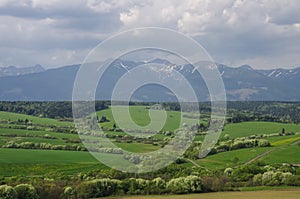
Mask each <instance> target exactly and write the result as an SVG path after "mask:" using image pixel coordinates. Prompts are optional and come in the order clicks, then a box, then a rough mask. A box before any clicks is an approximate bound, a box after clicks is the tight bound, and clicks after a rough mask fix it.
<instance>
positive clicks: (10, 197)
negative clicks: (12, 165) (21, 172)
mask: <svg viewBox="0 0 300 199" xmlns="http://www.w3.org/2000/svg"><path fill="white" fill-rule="evenodd" d="M0 198H3V199H17V198H18V194H17V192H16V190H15V189H14V188H13V187H11V186H8V185H1V186H0Z"/></svg>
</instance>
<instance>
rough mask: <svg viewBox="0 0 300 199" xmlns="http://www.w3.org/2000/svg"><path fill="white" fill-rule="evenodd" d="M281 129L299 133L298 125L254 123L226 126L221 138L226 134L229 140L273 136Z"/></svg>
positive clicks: (299, 125)
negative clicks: (263, 135)
mask: <svg viewBox="0 0 300 199" xmlns="http://www.w3.org/2000/svg"><path fill="white" fill-rule="evenodd" d="M282 128H284V129H285V131H286V132H295V133H296V132H300V124H283V123H277V122H256V121H255V122H241V123H233V124H228V125H226V126H225V127H224V131H223V133H222V136H224V135H225V134H228V135H229V136H230V138H236V137H247V136H250V135H261V134H274V133H280V132H281V131H282Z"/></svg>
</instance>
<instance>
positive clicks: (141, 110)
mask: <svg viewBox="0 0 300 199" xmlns="http://www.w3.org/2000/svg"><path fill="white" fill-rule="evenodd" d="M125 108H126V107H122V106H119V107H117V110H118V113H120V114H122V113H124V112H125V110H126V109H125ZM129 112H130V115H131V117H132V120H133V121H134V122H135V123H136V124H138V125H140V126H146V125H148V124H149V122H150V117H149V109H147V108H146V107H145V106H130V107H129ZM162 112H163V111H162V110H154V113H155V114H157V115H160V114H162ZM97 115H98V117H99V118H101V117H102V116H105V117H106V118H107V119H108V120H109V122H104V123H101V126H102V127H104V128H112V127H113V124H114V123H115V120H114V117H113V114H112V110H111V108H109V109H105V110H101V111H99V112H97ZM119 117H121V118H122V117H123V116H122V115H120V116H119ZM153 118H155V116H154V117H153ZM123 119H125V115H124V117H123ZM180 120H181V113H180V112H179V111H167V118H166V123H165V125H164V126H163V128H162V131H173V130H175V129H177V128H178V127H179V125H180ZM154 122H159V121H154ZM183 123H187V124H196V123H197V120H196V119H192V118H185V117H183Z"/></svg>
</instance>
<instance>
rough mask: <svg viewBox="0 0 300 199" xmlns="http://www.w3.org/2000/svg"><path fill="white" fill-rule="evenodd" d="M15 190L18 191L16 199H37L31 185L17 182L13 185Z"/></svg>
mask: <svg viewBox="0 0 300 199" xmlns="http://www.w3.org/2000/svg"><path fill="white" fill-rule="evenodd" d="M15 190H16V192H17V193H18V199H38V198H39V196H38V194H37V192H36V190H35V188H34V187H33V186H32V185H29V184H19V185H17V186H15Z"/></svg>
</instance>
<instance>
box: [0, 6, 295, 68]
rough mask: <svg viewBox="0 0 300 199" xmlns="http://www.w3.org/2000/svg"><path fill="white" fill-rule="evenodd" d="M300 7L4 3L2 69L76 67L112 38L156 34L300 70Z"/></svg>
mask: <svg viewBox="0 0 300 199" xmlns="http://www.w3.org/2000/svg"><path fill="white" fill-rule="evenodd" d="M299 7H300V1H298V0H287V1H281V0H261V1H245V0H224V1H218V0H186V1H181V0H165V1H159V0H130V1H128V0H111V1H109V0H86V1H83V0H66V1H60V0H48V1H44V0H19V1H17V0H10V1H7V0H0V36H1V37H0V42H1V48H0V54H5V55H6V56H7V57H11V59H5V58H4V57H3V56H2V58H1V59H5V60H0V62H1V64H2V65H3V66H4V64H17V65H23V64H24V65H30V64H31V65H34V64H36V63H40V64H42V65H48V66H55V65H56V64H58V62H59V64H64V63H65V64H68V63H75V62H78V61H80V60H79V59H78V57H82V56H83V54H84V53H87V52H88V50H87V49H92V48H93V47H94V46H96V45H97V44H98V43H99V42H101V41H102V40H103V39H105V38H107V37H109V36H111V35H113V34H114V33H117V32H119V31H122V30H128V29H131V28H136V27H144V26H158V27H164V28H171V29H174V30H178V31H180V32H183V33H185V34H187V35H189V36H192V37H193V38H194V39H196V40H197V41H198V42H200V44H202V45H203V46H204V47H205V48H206V49H207V51H208V52H209V53H210V54H211V55H212V57H213V58H214V60H215V61H217V62H222V63H225V64H233V65H239V64H253V67H256V68H262V67H264V68H267V67H274V66H275V65H276V66H278V65H282V66H287V65H288V66H292V65H294V66H300V59H299V58H298V57H297V56H295V55H297V54H299V53H300V12H299V9H298V8H299ZM4 50H5V52H4ZM14 51H17V52H18V53H14ZM8 52H10V53H11V54H8ZM33 52H35V53H33ZM59 52H61V53H59ZM14 54H15V55H14ZM38 54H41V56H39V57H43V59H38V58H37V56H36V55H38ZM47 54H49V56H46V55H47ZM57 54H61V55H64V57H68V59H65V62H64V60H63V59H62V58H60V56H58V55H57ZM44 55H45V56H44ZM77 55H78V56H77ZM9 60H10V61H9Z"/></svg>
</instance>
